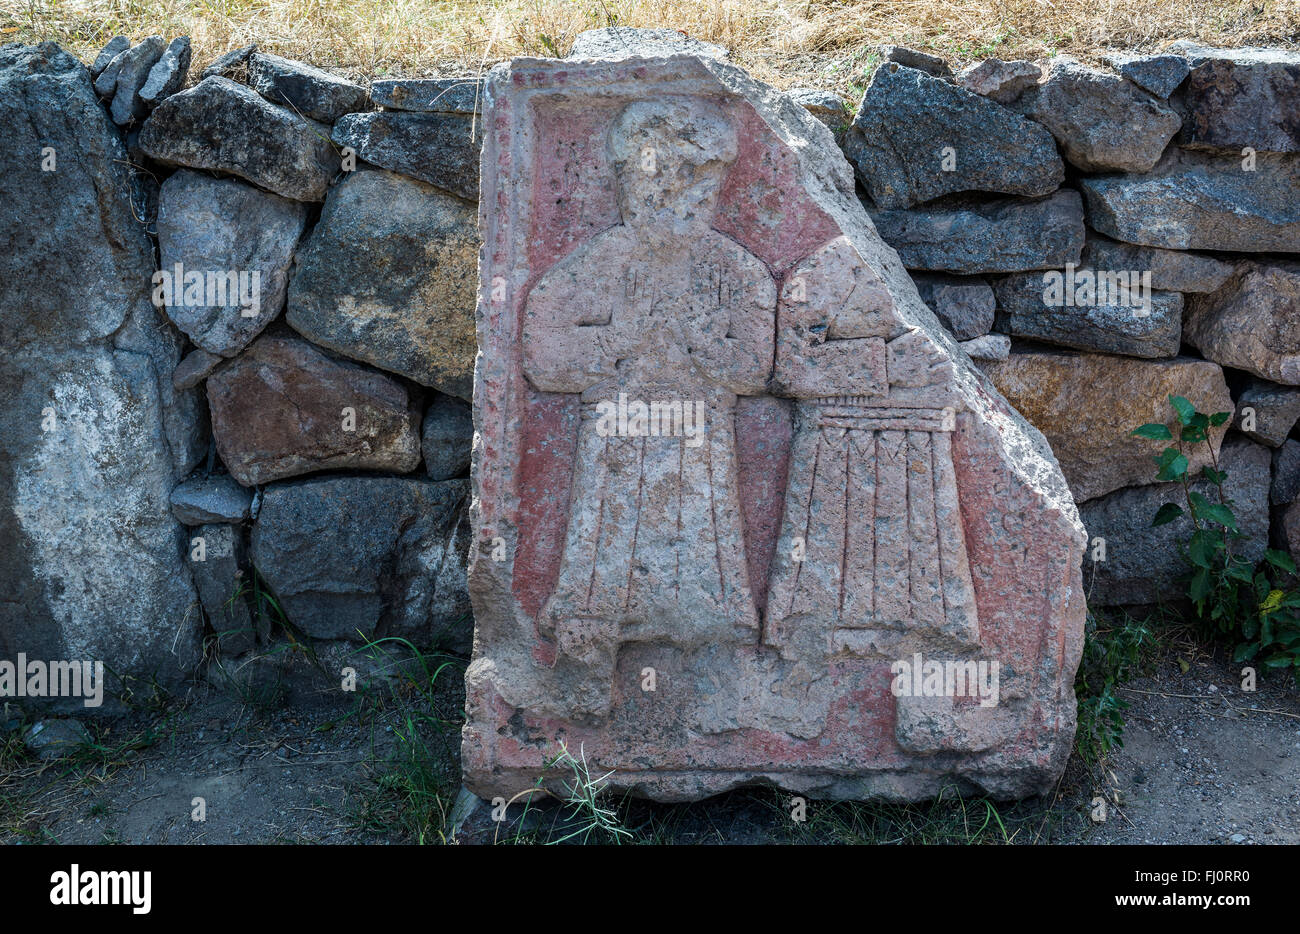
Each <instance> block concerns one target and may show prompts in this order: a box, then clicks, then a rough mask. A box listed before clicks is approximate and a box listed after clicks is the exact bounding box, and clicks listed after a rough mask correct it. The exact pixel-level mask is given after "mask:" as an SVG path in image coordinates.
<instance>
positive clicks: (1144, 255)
mask: <svg viewBox="0 0 1300 934" xmlns="http://www.w3.org/2000/svg"><path fill="white" fill-rule="evenodd" d="M1083 264H1084V265H1086V266H1090V267H1092V268H1093V269H1102V270H1111V271H1115V272H1118V271H1121V270H1127V271H1132V272H1150V273H1151V288H1153V289H1162V290H1165V291H1169V292H1213V291H1214V290H1215V289H1217V288H1219V287H1220V286H1221V285H1223V283H1225V282H1227V281H1228V278H1229V277H1230V276H1231V275H1232V273H1233V269H1234V266H1233V264H1232V263H1225V262H1223V261H1222V260H1218V259H1215V258H1213V257H1211V256H1201V255H1199V254H1196V253H1184V252H1182V251H1180V250H1162V249H1160V248H1158V247H1149V246H1134V245H1133V244H1131V243H1120V242H1119V241H1117V240H1111V239H1110V238H1108V237H1103V236H1101V235H1100V234H1089V236H1088V240H1087V243H1085V244H1084V247H1083Z"/></svg>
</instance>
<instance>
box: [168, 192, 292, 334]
mask: <svg viewBox="0 0 1300 934" xmlns="http://www.w3.org/2000/svg"><path fill="white" fill-rule="evenodd" d="M306 225H307V205H305V204H303V203H302V202H301V201H291V200H289V199H288V198H281V197H279V196H277V195H273V194H269V193H267V192H265V191H261V190H259V189H257V188H254V187H252V186H251V185H246V184H244V183H243V182H239V181H236V180H234V179H230V178H213V177H211V176H210V175H206V174H202V173H199V172H191V171H188V170H184V169H183V170H181V171H179V172H176V173H174V174H173V175H172V176H171V177H170V178H168V179H167V181H165V182H163V185H162V192H161V194H160V196H159V199H158V253H159V256H160V258H161V263H162V273H163V274H164V275H169V276H170V277H171V283H172V290H171V295H170V296H165V297H169V298H170V301H169V302H168V303H167V304H166V306H165V308H166V311H167V316H168V317H169V318H171V320H172V323H173V324H175V325H176V326H177V327H178V328H180V329H181V330H182V331H184V332H185V334H186V335H188V336H189V338H190V340H192V341H194V343H195V344H197V345H198V346H199V347H201V348H202V349H204V350H206V351H208V352H209V353H213V354H219V355H221V356H223V357H233V356H235V355H236V354H237V353H239V352H240V351H241V350H243V349H244V348H245V347H247V346H248V345H249V344H250V343H252V342H253V339H254V338H255V337H257V335H258V334H260V333H261V332H262V331H263V330H264V329H265V328H266V326H267V325H268V324H270V323H271V322H272V321H274V320H275V319H276V317H277V316H278V315H279V314H280V310H281V309H282V308H283V307H284V297H285V292H286V291H287V289H288V280H289V264H290V262H291V261H292V260H293V253H294V248H295V247H296V246H297V244H298V238H299V237H300V236H301V235H302V232H303V229H304V228H305V227H306ZM195 274H197V275H198V276H199V277H200V281H201V282H203V283H204V285H203V287H202V288H199V289H196V293H197V294H191V290H190V288H189V281H190V277H191V276H194V275H195ZM213 286H217V287H218V288H214V287H213ZM222 293H224V294H222ZM209 299H213V300H215V301H213V302H211V303H210V302H209ZM223 299H224V300H223Z"/></svg>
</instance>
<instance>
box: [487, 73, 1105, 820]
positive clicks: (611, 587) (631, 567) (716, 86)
mask: <svg viewBox="0 0 1300 934" xmlns="http://www.w3.org/2000/svg"><path fill="white" fill-rule="evenodd" d="M485 99H486V107H485V110H484V121H485V139H484V147H483V163H482V203H481V217H480V222H481V225H482V232H483V236H484V245H483V252H482V255H481V258H480V278H481V283H480V295H479V306H478V321H477V324H478V340H479V349H480V354H479V359H478V365H477V370H476V377H475V390H474V418H475V425H476V429H477V436H476V441H475V449H474V469H473V476H474V503H473V510H472V516H473V525H474V533H475V541H474V547H473V549H472V553H471V566H470V589H471V594H472V597H473V601H474V611H475V621H476V627H477V629H476V636H475V647H474V659H473V662H472V664H471V665H470V668H469V671H468V674H467V691H468V697H467V712H468V722H467V724H466V726H465V730H464V736H463V762H464V770H465V780H466V783H467V785H468V786H469V787H470V788H471V789H472V790H473V791H475V792H476V793H478V794H479V795H482V796H484V797H489V798H490V797H494V796H497V795H502V796H504V797H506V798H510V797H511V796H513V795H515V794H516V793H517V792H520V791H523V790H524V789H526V788H528V787H530V786H532V785H533V783H534V781H535V780H536V779H537V778H538V777H541V778H542V779H543V781H544V782H546V783H548V785H549V786H550V787H559V786H560V785H561V784H562V782H563V779H564V778H565V773H564V772H563V770H556V769H554V768H550V767H548V763H550V762H551V761H552V760H553V759H554V758H555V757H556V756H557V755H558V754H559V753H560V752H561V750H562V749H567V750H568V751H569V752H570V753H572V754H574V755H578V754H579V753H581V754H582V755H583V756H584V757H585V759H586V762H587V764H588V767H589V769H590V770H591V772H592V774H593V775H602V774H604V773H606V772H612V773H613V774H612V775H611V776H610V778H609V780H608V781H609V784H610V785H611V786H612V787H615V788H620V789H626V790H629V791H631V792H634V793H637V794H641V795H645V796H649V797H652V798H656V799H660V800H669V801H674V800H690V799H695V798H700V797H703V796H706V795H709V794H714V793H717V792H721V791H725V790H727V789H729V788H733V787H736V786H739V785H743V784H760V783H767V784H775V785H778V786H781V787H783V788H786V789H789V790H791V791H797V792H801V793H806V794H812V795H817V796H825V797H836V798H861V797H869V796H885V797H891V798H918V797H925V796H931V795H934V794H936V793H938V792H939V791H941V790H943V789H944V788H945V787H954V788H956V789H957V790H959V791H962V792H975V791H984V792H988V793H991V794H994V795H998V796H1004V797H1006V796H1019V795H1026V794H1032V793H1036V792H1040V791H1043V790H1046V789H1047V788H1048V787H1049V786H1050V785H1051V783H1052V782H1053V781H1055V779H1056V778H1057V777H1058V776H1059V774H1060V772H1061V770H1062V769H1063V767H1064V764H1065V761H1066V758H1067V756H1068V754H1069V750H1070V746H1071V742H1072V740H1073V736H1074V728H1075V706H1074V705H1075V700H1074V693H1073V689H1072V683H1073V677H1074V672H1075V669H1076V667H1077V665H1078V661H1079V653H1080V650H1081V644H1082V637H1083V620H1084V612H1085V610H1084V599H1083V593H1082V591H1081V583H1080V571H1079V567H1080V558H1081V554H1082V549H1083V544H1084V533H1083V529H1082V527H1081V525H1080V524H1079V519H1078V515H1077V513H1076V511H1075V508H1074V505H1073V500H1072V499H1071V497H1070V494H1069V492H1068V490H1067V488H1066V485H1065V481H1064V479H1063V478H1062V476H1061V472H1060V470H1059V468H1058V467H1057V464H1056V461H1055V459H1054V458H1053V456H1052V454H1051V452H1050V450H1049V448H1048V446H1047V444H1046V442H1045V441H1044V440H1043V438H1042V436H1041V435H1040V434H1039V433H1038V432H1037V431H1036V430H1035V429H1033V428H1032V427H1030V426H1029V425H1028V423H1026V422H1025V421H1024V420H1023V419H1022V418H1021V417H1020V416H1019V415H1018V414H1016V413H1015V412H1014V411H1013V410H1012V409H1011V408H1010V407H1009V406H1008V405H1007V404H1006V402H1005V401H1004V400H1003V399H1002V397H1001V396H1000V395H999V394H998V393H997V391H996V390H995V389H994V388H993V387H992V385H991V384H990V383H989V382H988V381H987V380H986V379H985V378H984V377H983V376H982V375H981V374H980V373H979V372H978V370H976V369H975V367H974V366H973V365H972V364H971V363H970V361H969V360H968V359H967V358H966V356H965V354H964V353H963V352H962V351H961V350H960V349H959V348H958V346H957V345H956V344H955V343H954V342H953V341H952V339H951V338H950V337H949V336H948V335H947V334H946V332H944V330H943V328H942V327H941V326H940V325H939V324H938V323H937V321H936V320H935V319H934V317H933V315H932V314H931V313H930V311H929V309H928V308H926V307H925V305H924V304H923V303H922V302H921V300H920V299H919V297H918V296H917V293H916V289H915V287H914V286H913V285H912V282H911V280H910V279H909V278H908V276H907V274H906V272H905V271H904V269H903V267H902V265H901V263H900V262H899V259H898V256H897V254H896V253H895V252H894V251H893V250H892V249H890V248H889V247H888V246H886V245H885V244H884V243H883V242H882V241H881V240H880V239H879V237H878V236H877V235H876V232H875V229H874V228H873V226H872V224H871V221H870V220H869V218H868V217H867V215H866V213H865V212H864V210H863V209H862V207H861V205H860V204H859V202H858V201H857V199H856V197H855V195H854V188H853V177H852V173H851V170H850V168H849V166H848V164H847V163H846V162H845V161H844V159H843V157H842V156H841V155H840V153H839V151H838V150H837V149H836V147H835V144H834V141H833V139H832V137H831V134H830V131H829V130H827V129H826V128H825V127H824V126H822V125H821V124H819V123H818V122H817V121H816V120H815V119H813V118H812V117H810V116H809V115H808V114H807V113H806V112H805V111H804V109H803V108H801V107H799V106H798V105H797V104H795V103H793V102H791V101H790V100H789V99H787V98H785V97H784V96H783V95H781V94H780V93H778V92H776V91H775V90H773V89H772V88H770V87H767V86H766V85H763V84H760V83H758V82H755V81H753V80H752V79H750V78H749V77H748V76H747V75H746V74H745V73H744V72H743V71H741V70H740V69H738V68H735V67H733V66H731V65H728V64H725V63H723V62H719V61H714V60H705V59H698V58H694V57H690V56H674V57H669V58H653V59H647V58H640V59H637V58H633V59H627V60H622V61H616V62H609V61H604V62H595V61H590V62H585V61H576V62H575V61H567V62H557V61H542V60H529V59H517V60H515V61H514V62H513V63H511V64H509V65H507V66H499V67H498V68H496V69H494V70H493V72H492V74H491V77H490V79H489V81H488V83H487V88H486V94H485Z"/></svg>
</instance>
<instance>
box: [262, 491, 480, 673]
mask: <svg viewBox="0 0 1300 934" xmlns="http://www.w3.org/2000/svg"><path fill="white" fill-rule="evenodd" d="M468 492H469V489H468V484H467V482H466V481H464V480H452V481H448V482H445V483H432V482H429V481H426V480H412V479H404V478H401V477H328V478H321V479H313V480H305V481H299V482H294V483H286V484H277V485H275V486H272V487H270V488H269V489H268V490H267V491H266V495H265V497H264V499H263V502H262V509H261V511H260V512H259V513H258V517H257V522H256V524H255V525H254V526H253V534H252V560H253V563H254V565H255V566H256V567H257V570H258V572H259V573H260V574H261V575H262V577H263V578H264V579H265V580H266V583H267V585H268V586H269V587H270V588H271V591H272V592H273V593H274V595H275V597H276V599H277V600H278V601H279V603H280V606H281V607H282V608H283V610H284V612H285V615H286V616H287V617H288V619H289V622H291V623H292V624H293V625H294V626H296V627H298V628H299V629H301V630H302V631H303V632H306V633H307V634H308V635H310V636H312V637H313V638H318V639H352V640H356V641H360V640H365V639H369V638H371V637H372V636H384V635H400V636H401V637H403V638H407V639H410V640H411V641H412V642H413V643H415V645H416V646H417V648H430V647H432V646H433V644H434V643H435V642H436V641H438V636H439V635H440V634H441V633H442V632H443V631H444V630H448V629H450V630H459V632H458V634H457V635H458V638H460V639H462V640H463V638H464V632H465V631H468V629H469V628H470V627H471V626H472V623H471V621H470V619H469V595H468V592H467V591H466V589H465V557H466V555H465V548H466V547H467V545H468V541H467V538H466V536H465V534H464V529H462V528H461V524H462V519H463V514H464V510H465V506H466V500H467V497H468Z"/></svg>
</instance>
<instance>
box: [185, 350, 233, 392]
mask: <svg viewBox="0 0 1300 934" xmlns="http://www.w3.org/2000/svg"><path fill="white" fill-rule="evenodd" d="M224 359H225V358H224V357H221V356H218V355H217V354H214V353H208V352H207V351H206V350H204V349H203V348H202V347H196V348H194V349H193V350H191V351H190V352H189V353H187V354H186V355H185V358H184V359H183V360H181V362H180V363H178V364H177V365H176V369H175V370H173V371H172V385H173V386H175V387H176V388H177V389H193V388H194V387H195V386H197V385H198V384H199V383H201V382H203V381H204V380H205V379H207V378H208V374H210V373H211V372H212V371H213V370H215V369H216V368H217V365H218V364H219V363H221V361H222V360H224Z"/></svg>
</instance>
